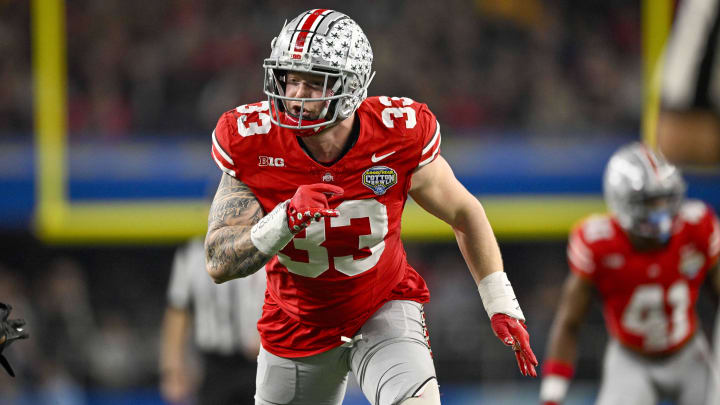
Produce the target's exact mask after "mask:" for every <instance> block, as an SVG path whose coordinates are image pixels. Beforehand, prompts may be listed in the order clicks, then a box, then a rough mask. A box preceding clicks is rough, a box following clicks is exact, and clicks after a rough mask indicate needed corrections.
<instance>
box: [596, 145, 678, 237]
mask: <svg viewBox="0 0 720 405" xmlns="http://www.w3.org/2000/svg"><path fill="white" fill-rule="evenodd" d="M686 188H687V187H686V185H685V181H684V180H683V178H682V175H681V173H680V170H679V169H678V168H677V167H675V166H674V165H672V164H670V163H668V162H667V160H665V158H664V157H663V156H662V155H661V154H660V153H656V152H653V151H652V150H651V149H650V148H648V147H647V146H645V145H644V144H642V143H640V142H633V143H631V144H629V145H626V146H623V147H621V148H620V149H619V150H618V151H616V152H615V153H614V154H613V155H612V157H611V158H610V161H609V162H608V164H607V167H606V168H605V175H604V179H603V190H604V195H605V203H606V204H607V206H608V208H609V210H610V212H611V213H612V214H613V215H614V216H615V217H616V218H617V220H618V222H619V223H620V226H622V227H623V229H625V230H626V231H627V232H629V233H631V234H633V235H636V236H640V237H643V238H650V239H655V240H658V241H660V242H663V243H664V242H666V241H667V240H668V239H669V238H670V235H671V231H672V221H673V219H674V218H675V215H676V214H677V212H678V210H679V209H680V205H681V204H682V201H683V199H684V197H685V190H686Z"/></svg>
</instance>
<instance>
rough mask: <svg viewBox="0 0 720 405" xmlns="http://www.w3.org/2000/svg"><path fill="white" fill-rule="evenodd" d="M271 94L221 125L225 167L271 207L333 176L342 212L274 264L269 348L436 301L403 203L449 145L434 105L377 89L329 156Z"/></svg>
mask: <svg viewBox="0 0 720 405" xmlns="http://www.w3.org/2000/svg"><path fill="white" fill-rule="evenodd" d="M269 114H270V106H269V104H268V103H267V102H260V103H255V104H248V105H244V106H240V107H237V108H236V109H234V110H231V111H228V112H226V113H224V114H223V115H222V116H221V117H220V120H219V121H218V124H217V127H216V128H215V131H214V132H213V146H212V156H213V159H214V160H215V162H216V163H217V164H218V166H219V167H220V169H221V170H222V171H223V172H225V173H227V174H229V175H231V176H233V177H235V178H237V179H238V180H240V181H242V182H243V183H245V184H246V185H247V186H248V187H249V188H250V189H251V190H252V192H253V193H254V194H255V196H256V197H257V199H258V200H259V201H260V204H261V205H262V207H263V209H264V211H265V212H269V211H271V210H272V209H273V208H274V207H275V206H276V205H277V204H279V203H281V202H283V201H285V200H287V199H289V198H291V197H292V196H293V194H294V193H295V191H296V190H297V188H298V186H300V185H303V184H313V183H322V182H325V183H328V184H334V185H337V186H340V187H342V188H343V189H344V190H345V193H344V194H343V195H342V196H340V197H333V198H332V199H330V208H336V209H337V210H338V211H339V213H340V215H339V216H338V217H336V218H323V219H322V220H321V221H319V222H311V224H310V225H309V226H308V227H307V228H306V229H305V230H303V231H301V232H300V233H298V234H297V235H296V236H295V237H294V238H293V240H291V241H290V243H289V244H288V245H287V246H286V247H285V248H284V249H282V250H281V251H280V252H279V253H278V254H277V255H276V256H275V257H273V258H272V260H270V262H268V263H267V265H266V266H265V267H266V271H267V291H266V294H265V305H264V307H263V315H262V318H261V319H260V321H259V322H258V330H259V331H260V336H261V339H262V344H263V347H264V348H265V349H266V350H268V351H269V352H271V353H273V354H275V355H278V356H284V357H303V356H310V355H313V354H317V353H320V352H323V351H326V350H328V349H331V348H333V347H336V346H339V345H340V344H342V341H341V340H340V338H341V336H347V337H352V336H353V335H354V334H355V333H356V332H357V331H358V330H359V329H360V327H361V326H362V325H363V323H364V322H365V321H366V320H367V319H368V318H369V317H370V316H371V315H372V314H373V313H374V312H375V311H376V310H377V309H379V308H380V307H381V306H382V305H383V304H384V303H385V302H387V301H389V300H394V299H406V300H414V301H417V302H421V303H424V302H427V301H428V300H429V298H430V294H429V292H428V290H427V287H426V285H425V281H424V280H423V279H422V277H420V275H418V274H417V272H415V270H414V269H413V268H412V267H411V266H410V265H409V264H408V262H407V260H406V256H405V250H404V248H403V245H402V242H401V239H400V228H401V217H402V211H403V208H404V206H405V201H406V200H407V195H408V190H409V188H410V179H411V176H412V173H413V171H414V170H416V169H417V168H418V167H421V166H424V165H426V164H428V163H430V162H431V161H433V160H434V159H435V158H436V157H437V155H438V153H439V150H440V128H439V125H438V123H437V121H436V119H435V116H434V115H433V113H432V112H430V110H429V109H428V108H427V106H426V105H425V104H421V103H416V102H414V101H413V100H410V99H408V98H396V97H393V98H388V97H371V98H368V99H366V100H365V101H364V102H363V103H362V104H361V105H360V107H359V108H358V110H357V112H356V120H358V121H359V124H360V130H359V135H358V138H357V140H356V142H355V144H354V145H353V146H352V147H351V148H350V149H349V151H347V153H346V154H345V155H344V156H342V157H341V158H340V159H339V160H338V161H336V162H334V163H332V164H329V165H323V164H320V163H318V162H316V161H315V160H313V159H312V158H310V157H309V156H308V155H307V153H306V152H305V151H304V150H303V148H302V147H301V145H300V143H299V141H298V138H297V137H296V136H295V134H294V132H293V131H292V130H290V129H286V128H282V127H279V126H276V125H273V124H272V123H271V121H270V115H269Z"/></svg>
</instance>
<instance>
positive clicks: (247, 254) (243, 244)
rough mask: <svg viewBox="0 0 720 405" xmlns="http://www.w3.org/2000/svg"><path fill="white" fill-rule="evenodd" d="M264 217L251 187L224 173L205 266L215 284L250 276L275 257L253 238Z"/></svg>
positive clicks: (213, 210) (213, 211)
mask: <svg viewBox="0 0 720 405" xmlns="http://www.w3.org/2000/svg"><path fill="white" fill-rule="evenodd" d="M262 217H263V210H262V207H261V206H260V202H259V201H258V200H257V198H256V197H255V195H254V194H253V193H252V191H250V188H249V187H248V186H246V185H245V184H244V183H243V182H241V181H240V180H237V179H236V178H234V177H232V176H230V175H228V174H223V175H222V179H220V185H219V186H218V189H217V192H216V193H215V198H213V202H212V205H211V206H210V214H209V216H208V232H207V236H206V237H205V263H206V267H207V272H208V274H210V277H212V279H213V281H215V282H216V283H223V282H225V281H228V280H232V279H234V278H239V277H246V276H248V275H250V274H253V273H255V272H256V271H258V270H259V269H260V268H261V267H262V266H263V265H264V264H265V263H267V262H268V261H269V260H270V259H271V258H272V256H273V255H269V254H265V253H263V252H261V251H260V250H258V248H256V247H255V245H254V244H253V242H252V240H251V238H250V232H251V229H252V227H253V225H255V224H257V223H258V222H260V219H261V218H262Z"/></svg>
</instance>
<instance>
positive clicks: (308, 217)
mask: <svg viewBox="0 0 720 405" xmlns="http://www.w3.org/2000/svg"><path fill="white" fill-rule="evenodd" d="M344 192H345V190H343V189H342V188H340V187H338V186H333V185H332V184H325V183H316V184H308V185H304V186H300V187H298V189H297V191H296V192H295V195H294V196H293V197H292V198H291V199H290V203H289V204H288V205H287V218H288V228H290V232H292V233H294V234H295V233H298V232H300V231H302V230H303V229H305V228H307V226H308V225H310V222H311V221H312V220H313V219H314V220H315V221H319V220H320V218H322V217H336V216H338V215H339V213H338V210H335V209H331V208H329V206H328V196H333V195H342V194H343V193H344Z"/></svg>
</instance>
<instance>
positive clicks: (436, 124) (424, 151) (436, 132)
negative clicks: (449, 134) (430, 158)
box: [420, 120, 440, 156]
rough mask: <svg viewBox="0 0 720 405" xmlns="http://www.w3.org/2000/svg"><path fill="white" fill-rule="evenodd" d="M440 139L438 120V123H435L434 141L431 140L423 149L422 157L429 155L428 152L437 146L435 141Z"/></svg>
mask: <svg viewBox="0 0 720 405" xmlns="http://www.w3.org/2000/svg"><path fill="white" fill-rule="evenodd" d="M439 137H440V123H439V122H437V120H436V121H435V135H433V137H432V139H431V140H430V142H428V143H427V145H425V147H424V148H423V150H422V152H420V156H422V155H424V154H426V153H428V151H429V150H430V149H431V148H432V146H433V145H434V144H435V141H437V139H438V138H439Z"/></svg>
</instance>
